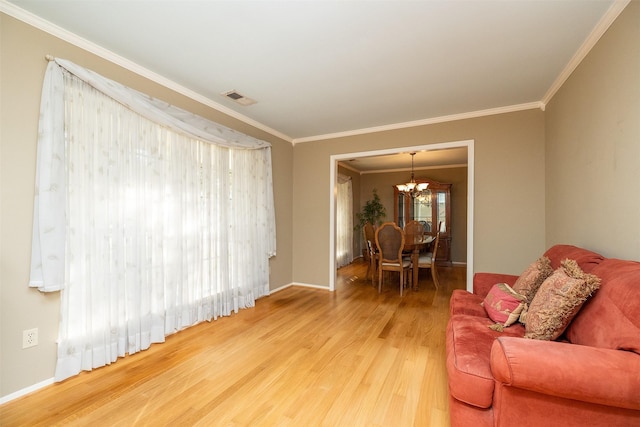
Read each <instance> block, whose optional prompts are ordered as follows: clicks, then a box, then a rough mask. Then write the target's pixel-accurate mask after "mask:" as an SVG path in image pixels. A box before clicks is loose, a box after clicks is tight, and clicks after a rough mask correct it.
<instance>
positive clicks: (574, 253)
mask: <svg viewBox="0 0 640 427" xmlns="http://www.w3.org/2000/svg"><path fill="white" fill-rule="evenodd" d="M544 256H546V257H547V258H549V260H550V261H551V267H552V268H553V269H554V270H557V269H558V268H559V267H560V263H562V261H564V260H565V259H567V258H568V259H573V260H575V261H576V262H577V263H578V266H579V267H580V268H581V269H582V271H584V272H585V273H591V270H593V269H594V268H595V267H596V266H597V265H598V264H600V263H601V262H602V261H604V257H603V256H602V255H600V254H597V253H595V252H592V251H590V250H587V249H583V248H579V247H577V246H572V245H555V246H552V247H550V248H549V249H548V250H547V251H546V252H545V253H544Z"/></svg>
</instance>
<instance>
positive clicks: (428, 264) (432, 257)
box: [418, 232, 440, 289]
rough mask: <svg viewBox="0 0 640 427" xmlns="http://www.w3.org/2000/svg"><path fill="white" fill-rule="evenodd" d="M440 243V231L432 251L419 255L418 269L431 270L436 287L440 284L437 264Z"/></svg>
mask: <svg viewBox="0 0 640 427" xmlns="http://www.w3.org/2000/svg"><path fill="white" fill-rule="evenodd" d="M439 244H440V232H437V233H436V239H435V240H434V241H433V246H432V249H431V252H427V253H423V254H420V256H419V257H418V271H420V269H421V268H428V269H430V270H431V278H432V279H433V284H434V285H435V287H436V289H438V287H439V286H440V283H439V282H438V269H437V266H436V258H437V255H438V245H439Z"/></svg>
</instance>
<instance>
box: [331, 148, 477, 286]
mask: <svg viewBox="0 0 640 427" xmlns="http://www.w3.org/2000/svg"><path fill="white" fill-rule="evenodd" d="M412 153H414V154H413V155H412ZM335 157H336V158H335V159H333V160H332V162H335V165H334V167H333V168H332V169H334V170H333V171H332V176H334V175H335V176H338V175H340V176H342V177H348V179H349V180H350V185H351V187H352V193H353V199H352V206H351V209H352V212H353V213H352V215H353V226H352V228H351V229H352V231H351V239H352V242H351V244H352V251H353V259H357V258H358V257H363V258H364V259H365V260H366V261H367V262H368V260H369V259H370V257H369V255H368V252H369V249H368V247H367V239H366V238H365V236H364V229H363V224H364V222H363V217H362V215H363V214H364V213H366V211H367V209H369V207H368V203H371V202H372V201H373V199H374V198H377V202H378V203H379V204H380V205H381V208H382V211H383V212H382V215H381V216H379V218H377V219H376V220H372V221H371V222H373V223H374V227H379V226H380V225H381V224H382V223H384V222H391V223H394V224H396V225H397V226H398V227H399V228H400V229H402V230H404V227H405V225H406V224H407V223H408V222H409V221H412V220H416V221H419V222H420V223H421V224H422V225H423V227H424V232H425V235H427V236H430V237H431V238H432V239H433V240H435V237H436V235H439V236H440V241H439V247H438V251H437V258H438V260H437V263H438V264H439V265H443V266H445V265H446V266H453V267H456V266H465V267H468V265H469V262H470V261H472V250H471V249H472V247H473V245H472V244H469V242H468V236H469V235H472V234H470V233H469V230H470V227H472V224H473V222H472V218H473V212H472V206H473V204H472V202H470V200H471V196H472V194H473V193H472V191H470V188H473V174H472V172H471V173H470V172H469V171H470V170H471V171H472V169H473V141H461V142H457V143H456V142H454V143H443V144H436V145H435V146H434V145H431V146H428V147H426V146H416V147H404V148H402V149H397V150H392V151H390V152H387V151H385V152H380V151H377V152H376V151H371V152H365V153H351V154H349V155H347V154H345V155H341V156H335ZM412 181H413V182H415V183H416V185H417V186H416V189H417V188H423V186H424V187H426V188H423V190H422V191H413V192H411V191H406V190H405V191H402V190H403V187H405V186H406V185H407V184H410V183H411V182H412ZM333 194H334V192H333V191H332V198H333ZM332 202H334V205H335V206H333V207H332V212H335V214H334V218H332V235H334V233H335V235H336V237H335V239H334V241H333V242H332V248H335V249H336V250H332V254H331V255H332V258H333V259H332V261H334V260H335V257H336V254H337V253H338V251H337V246H336V245H338V244H339V241H340V237H339V234H340V232H341V231H340V230H339V229H338V228H337V227H336V222H339V220H336V219H337V218H338V215H339V212H340V210H341V207H340V202H339V201H338V199H336V200H335V201H334V200H332ZM343 204H344V202H343ZM343 232H344V233H348V232H349V231H348V229H347V230H345V231H343ZM369 240H371V243H372V245H373V246H375V241H374V239H373V238H371V239H369ZM432 245H433V241H431V242H430V245H429V247H428V248H424V247H423V248H421V250H420V252H421V253H423V254H424V253H430V250H431V246H432ZM411 252H412V251H411V250H408V251H406V253H407V254H408V257H409V258H411ZM342 265H344V262H343V263H342ZM337 267H338V266H337V265H336V264H333V263H332V266H331V270H332V271H333V272H334V273H333V274H332V276H333V275H334V274H335V271H336V269H337ZM426 270H428V269H426ZM414 277H415V278H416V279H419V282H420V284H421V285H422V286H426V283H424V284H423V282H425V281H429V282H430V283H433V278H432V277H431V275H430V274H429V271H427V273H426V274H419V275H418V274H416V275H415V276H414ZM415 286H417V285H415ZM415 286H414V285H412V287H415ZM431 286H433V285H431Z"/></svg>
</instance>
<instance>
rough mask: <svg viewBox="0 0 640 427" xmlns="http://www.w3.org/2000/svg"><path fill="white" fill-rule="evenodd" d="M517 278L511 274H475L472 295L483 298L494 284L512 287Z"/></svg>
mask: <svg viewBox="0 0 640 427" xmlns="http://www.w3.org/2000/svg"><path fill="white" fill-rule="evenodd" d="M518 277H519V276H514V275H512V274H500V273H476V274H474V275H473V293H474V294H476V295H479V296H481V297H483V298H484V297H486V296H487V294H488V293H489V291H490V290H491V287H492V286H493V285H495V284H496V283H506V284H507V285H509V286H512V285H513V284H514V283H516V280H518Z"/></svg>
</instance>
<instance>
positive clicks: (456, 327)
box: [446, 314, 524, 408]
mask: <svg viewBox="0 0 640 427" xmlns="http://www.w3.org/2000/svg"><path fill="white" fill-rule="evenodd" d="M493 324H494V322H493V321H492V320H491V319H489V318H488V317H478V316H472V315H466V314H456V315H453V316H451V318H450V319H449V324H448V326H447V334H446V337H447V341H446V350H447V373H448V376H449V392H450V393H451V395H452V396H453V397H454V398H455V399H457V400H460V401H462V402H464V403H467V404H469V405H473V406H477V407H480V408H489V407H490V406H491V404H492V401H493V388H494V384H495V382H494V379H493V375H492V374H491V364H490V357H491V345H492V344H493V341H494V340H495V339H496V338H498V337H504V336H512V337H523V336H524V326H522V325H520V324H515V325H512V326H510V327H508V328H504V331H503V332H497V331H494V330H492V329H490V328H489V326H491V325H493Z"/></svg>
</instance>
